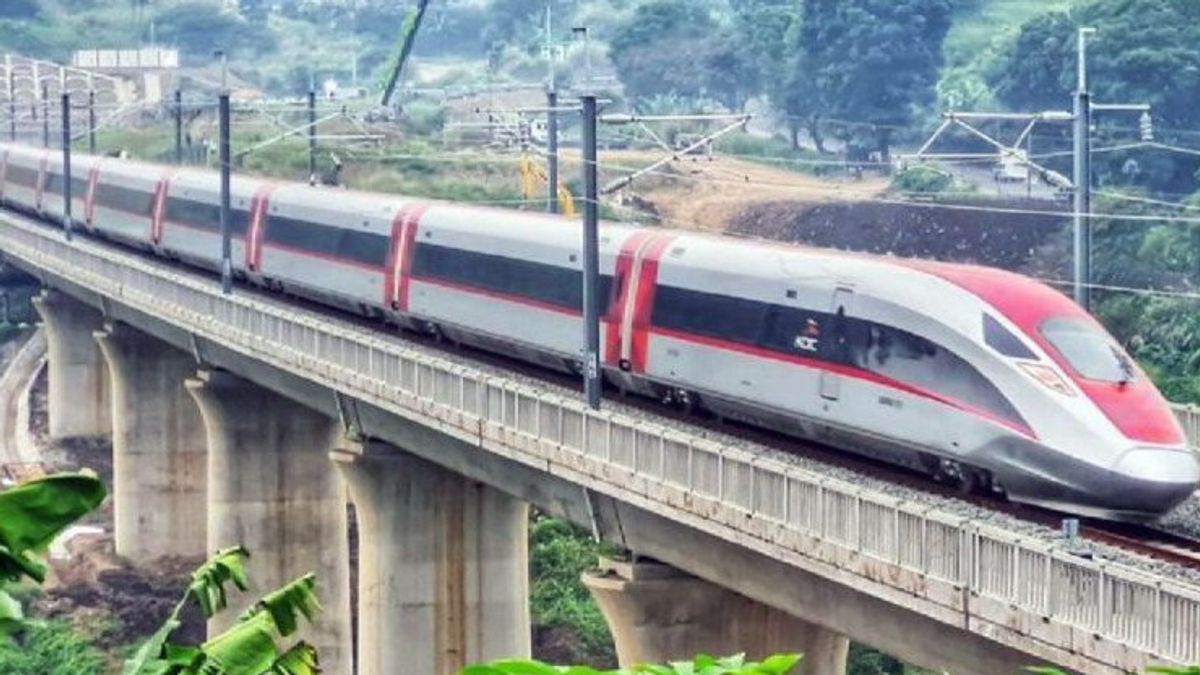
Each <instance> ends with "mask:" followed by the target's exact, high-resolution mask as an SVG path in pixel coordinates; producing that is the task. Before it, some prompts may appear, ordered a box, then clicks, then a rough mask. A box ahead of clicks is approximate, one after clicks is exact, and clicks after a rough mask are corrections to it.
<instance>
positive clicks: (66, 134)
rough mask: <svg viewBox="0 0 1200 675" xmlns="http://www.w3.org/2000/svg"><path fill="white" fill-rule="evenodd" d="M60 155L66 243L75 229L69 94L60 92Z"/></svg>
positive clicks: (64, 91)
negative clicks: (61, 156) (61, 160)
mask: <svg viewBox="0 0 1200 675" xmlns="http://www.w3.org/2000/svg"><path fill="white" fill-rule="evenodd" d="M62 154H63V189H62V194H63V232H65V233H66V235H67V241H70V240H71V235H72V234H73V230H74V228H75V223H74V221H73V220H72V219H71V92H69V91H67V90H66V88H64V89H63V92H62Z"/></svg>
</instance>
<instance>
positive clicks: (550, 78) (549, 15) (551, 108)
mask: <svg viewBox="0 0 1200 675" xmlns="http://www.w3.org/2000/svg"><path fill="white" fill-rule="evenodd" d="M553 19H554V0H547V1H546V47H545V49H544V51H545V53H546V54H545V55H546V63H547V64H549V65H548V67H547V72H546V191H547V196H546V210H547V211H549V212H550V213H558V110H557V108H558V83H557V81H556V80H557V77H556V76H555V73H554V66H555V58H554V56H555V54H554V52H555V44H554V22H553Z"/></svg>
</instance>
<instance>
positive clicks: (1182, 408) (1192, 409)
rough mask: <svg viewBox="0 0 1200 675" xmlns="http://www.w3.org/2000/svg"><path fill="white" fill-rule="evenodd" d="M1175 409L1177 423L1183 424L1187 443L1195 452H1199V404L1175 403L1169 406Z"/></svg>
mask: <svg viewBox="0 0 1200 675" xmlns="http://www.w3.org/2000/svg"><path fill="white" fill-rule="evenodd" d="M1171 407H1172V408H1174V409H1175V416H1176V417H1178V418H1179V423H1180V424H1182V425H1183V430H1184V433H1186V434H1187V437H1188V443H1190V444H1191V446H1192V447H1193V448H1196V451H1197V452H1200V406H1195V405H1175V406H1171Z"/></svg>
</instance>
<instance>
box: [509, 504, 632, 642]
mask: <svg viewBox="0 0 1200 675" xmlns="http://www.w3.org/2000/svg"><path fill="white" fill-rule="evenodd" d="M599 554H600V546H599V544H597V543H596V542H595V541H594V540H593V539H592V537H591V535H589V534H587V533H586V532H584V531H583V530H581V529H579V528H578V527H575V526H574V525H572V524H571V523H568V522H566V521H563V520H558V519H557V518H550V517H547V516H542V515H535V516H534V519H533V523H532V526H531V527H530V531H529V581H530V584H529V585H530V599H529V606H530V610H531V612H532V614H533V624H534V629H535V631H537V632H539V633H543V634H545V633H554V632H559V633H561V634H562V635H564V636H568V637H573V638H574V643H573V644H566V645H554V647H557V649H555V650H554V651H556V652H557V651H562V650H563V649H566V650H567V651H568V652H573V653H571V654H566V655H564V656H567V657H568V658H569V659H570V660H571V661H572V662H574V663H588V664H592V665H602V664H611V663H615V662H616V656H615V653H614V651H613V645H612V638H611V637H609V634H608V625H607V624H606V623H605V622H604V617H603V616H602V615H601V614H600V609H599V608H598V607H597V606H596V603H595V601H594V600H592V596H591V594H590V593H589V592H588V590H587V588H586V587H584V585H583V582H582V581H581V580H580V577H581V575H582V574H583V572H584V571H586V570H588V569H590V568H592V567H595V565H596V557H597V556H598V555H599ZM556 637H561V636H554V635H548V636H547V639H548V640H554V639H555V638H556ZM540 642H541V641H539V643H540ZM556 656H557V654H556Z"/></svg>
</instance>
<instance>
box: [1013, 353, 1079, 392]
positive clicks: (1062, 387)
mask: <svg viewBox="0 0 1200 675" xmlns="http://www.w3.org/2000/svg"><path fill="white" fill-rule="evenodd" d="M1018 365H1020V366H1021V368H1022V370H1024V371H1025V372H1026V373H1029V376H1030V377H1032V378H1033V379H1035V380H1037V381H1038V382H1041V383H1042V384H1043V385H1045V386H1046V387H1049V388H1050V389H1053V390H1054V391H1056V392H1058V393H1060V394H1062V395H1064V396H1074V395H1075V390H1074V389H1072V388H1071V385H1069V384H1067V381H1066V380H1064V379H1063V378H1062V376H1061V375H1059V374H1058V373H1056V372H1055V371H1054V369H1053V368H1051V367H1049V366H1044V365H1042V364H1040V363H1026V362H1024V361H1022V362H1020V363H1019V364H1018Z"/></svg>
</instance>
